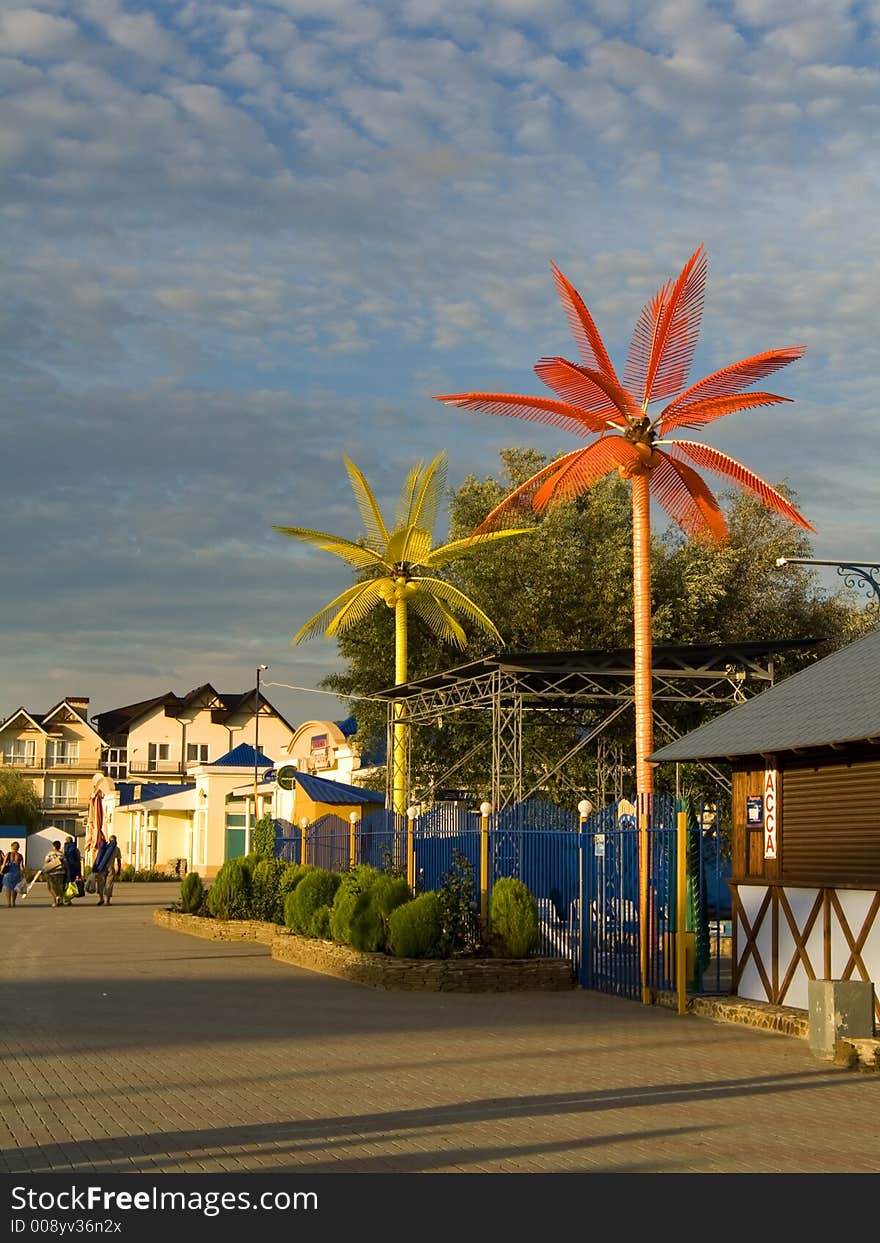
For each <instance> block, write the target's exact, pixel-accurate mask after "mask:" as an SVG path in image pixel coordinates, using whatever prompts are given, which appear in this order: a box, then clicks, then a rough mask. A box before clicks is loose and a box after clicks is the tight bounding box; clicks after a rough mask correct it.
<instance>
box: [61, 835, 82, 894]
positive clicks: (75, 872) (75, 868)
mask: <svg viewBox="0 0 880 1243" xmlns="http://www.w3.org/2000/svg"><path fill="white" fill-rule="evenodd" d="M64 865H65V867H66V868H67V883H68V885H69V884H70V882H71V881H73V883H74V884H75V885H76V887H77V891H78V893H77V896H78V897H80V898H81V897H82V896H83V893H84V892H85V890H84V887H83V877H82V856H81V855H80V853H79V849H78V847H77V844H76V838H74V837H70V836H68V838H67V840H66V841H65V843H64ZM70 901H71V899H70V898H68V897H65V899H64V904H65V906H69V905H70Z"/></svg>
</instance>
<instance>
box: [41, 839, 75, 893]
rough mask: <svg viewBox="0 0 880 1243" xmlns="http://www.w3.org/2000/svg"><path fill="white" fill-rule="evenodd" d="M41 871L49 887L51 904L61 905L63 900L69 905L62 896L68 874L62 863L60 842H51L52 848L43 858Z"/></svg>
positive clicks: (62, 856)
mask: <svg viewBox="0 0 880 1243" xmlns="http://www.w3.org/2000/svg"><path fill="white" fill-rule="evenodd" d="M43 872H44V873H45V876H46V884H47V885H48V887H49V893H50V894H51V895H52V905H53V906H63V905H64V904H65V902H67V905H70V904H69V902H68V901H67V899H66V898H65V896H64V890H65V889H66V888H67V882H68V876H67V867H66V866H65V863H64V855H63V854H62V853H61V843H60V842H53V843H52V849H51V850H50V851H49V853H48V854H47V855H46V858H45V859H44V860H43Z"/></svg>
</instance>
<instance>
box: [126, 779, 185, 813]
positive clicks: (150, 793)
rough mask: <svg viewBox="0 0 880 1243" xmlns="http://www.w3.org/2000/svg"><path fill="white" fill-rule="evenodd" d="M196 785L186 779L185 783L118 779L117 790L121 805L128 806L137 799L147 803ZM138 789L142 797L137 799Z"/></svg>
mask: <svg viewBox="0 0 880 1243" xmlns="http://www.w3.org/2000/svg"><path fill="white" fill-rule="evenodd" d="M195 785H196V783H195V782H194V781H186V782H184V783H183V785H168V784H165V783H164V782H161V781H117V782H116V790H117V792H118V794H119V806H120V807H128V806H129V804H131V803H134V802H135V801H137V802H140V803H145V802H147V801H148V800H149V799H151V798H160V797H161V796H162V795H168V794H180V793H181V791H183V790H194V789H195ZM136 789H139V790H140V797H139V798H138V799H137V800H136V799H135V797H134V792H135V790H136Z"/></svg>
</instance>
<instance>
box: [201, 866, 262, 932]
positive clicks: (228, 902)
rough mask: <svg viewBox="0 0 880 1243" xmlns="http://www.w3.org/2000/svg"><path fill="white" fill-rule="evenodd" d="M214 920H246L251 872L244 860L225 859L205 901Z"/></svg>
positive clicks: (249, 901) (249, 898) (249, 900)
mask: <svg viewBox="0 0 880 1243" xmlns="http://www.w3.org/2000/svg"><path fill="white" fill-rule="evenodd" d="M205 902H206V906H207V908H208V911H209V913H210V914H211V915H213V916H214V918H215V919H247V917H248V912H249V910H250V904H251V870H250V866H249V865H248V862H247V860H246V859H227V860H226V862H225V863H224V864H223V866H222V867H221V869H220V871H219V872H218V873H217V875H216V877H215V878H214V883H213V884H212V885H211V888H210V889H209V890H208V896H207V898H206V900H205Z"/></svg>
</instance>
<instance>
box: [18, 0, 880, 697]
mask: <svg viewBox="0 0 880 1243" xmlns="http://www.w3.org/2000/svg"><path fill="white" fill-rule="evenodd" d="M878 66H880V3H878V2H877V0H865V2H861V3H845V2H843V0H773V3H770V2H769V0H729V2H728V0H717V2H714V3H707V2H706V0H665V2H664V0H661V2H658V3H650V2H644V3H627V2H626V0H596V2H594V3H575V2H573V0H481V3H479V4H477V3H474V2H473V0H401V2H396V0H386V2H385V3H369V2H363V3H356V2H355V0H253V2H252V3H249V4H240V3H234V4H233V3H229V4H227V3H224V2H223V0H191V2H186V0H174V2H173V3H172V2H170V0H169V2H168V3H158V2H157V3H152V4H149V3H146V4H145V3H134V2H132V0H125V2H121V0H77V2H76V3H72V2H71V3H67V2H65V0H40V2H39V3H34V4H32V5H25V4H22V5H21V6H20V7H19V6H18V5H17V4H16V0H7V3H6V4H4V5H3V6H2V11H0V83H2V86H0V89H2V92H3V100H4V106H3V108H2V111H0V160H2V162H3V165H4V168H3V177H2V180H0V204H2V206H0V210H2V213H3V214H2V220H3V233H4V239H5V245H4V247H3V255H2V263H3V267H4V269H5V270H4V274H3V275H4V281H3V287H4V290H5V293H6V298H5V304H4V309H3V312H2V315H0V333H2V342H0V353H2V365H3V369H4V378H5V385H4V387H5V401H4V410H3V416H2V417H3V428H4V436H3V444H4V453H3V455H2V460H0V486H2V495H3V512H4V540H3V561H4V572H3V582H4V586H5V587H6V590H4V591H3V593H2V602H0V638H2V646H0V714H2V715H5V714H6V713H8V712H9V711H11V710H12V709H14V708H15V707H17V706H18V705H19V704H20V703H24V704H25V705H27V706H28V707H31V708H33V709H35V710H46V709H47V708H48V707H50V706H51V705H52V704H53V703H55V702H56V701H57V700H58V699H59V698H61V697H62V696H63V695H64V694H66V693H72V694H89V695H90V696H91V698H92V708H93V710H95V711H99V710H101V709H105V708H108V707H113V706H116V705H118V704H121V703H125V702H130V701H133V700H136V699H141V698H146V697H148V696H151V695H154V694H158V693H160V692H163V691H165V690H170V689H173V690H176V691H177V692H178V693H183V692H185V691H186V690H188V689H190V688H191V687H193V686H196V685H198V684H200V683H202V682H205V681H211V682H213V683H214V684H215V685H217V686H218V688H219V689H221V690H227V689H228V690H235V689H244V688H245V687H247V686H252V685H253V682H254V669H255V666H256V664H257V663H259V662H260V661H265V662H266V663H267V664H269V665H270V671H269V673H268V674H267V675H266V677H267V679H268V680H269V681H271V680H277V681H281V682H287V683H292V684H294V685H300V686H315V685H316V684H317V681H318V679H319V678H320V677H321V676H322V675H323V674H324V673H326V672H328V671H329V670H330V669H331V668H333V667H334V666H335V664H336V655H335V647H334V645H333V644H332V642H326V641H322V640H316V641H313V642H311V643H309V644H307V645H304V646H301V647H298V648H295V649H292V648H290V647H289V638H290V636H291V635H292V634H293V633H294V631H295V630H297V629H298V627H299V626H300V625H301V623H302V622H303V621H304V620H305V619H306V618H307V617H309V616H310V615H311V614H312V613H313V612H315V611H316V610H317V608H318V607H320V606H321V604H323V603H324V602H325V601H326V600H327V599H329V598H330V597H331V596H332V595H335V594H337V593H338V592H339V591H341V590H342V589H343V587H344V586H346V585H347V582H348V580H347V578H346V571H345V568H344V566H342V565H341V563H337V562H336V560H335V559H334V558H330V557H326V556H324V555H322V554H320V553H318V552H312V551H309V550H308V549H305V548H300V547H298V546H296V545H295V544H294V543H292V542H291V541H289V540H284V539H283V538H282V537H280V536H278V535H277V534H275V533H274V532H273V531H272V529H271V528H272V524H273V523H279V524H287V525H308V526H314V527H318V528H322V529H327V530H332V531H338V532H339V533H345V534H351V535H352V536H353V535H355V534H356V533H357V523H356V518H355V510H354V507H353V505H352V504H351V502H350V494H349V493H348V490H347V482H346V480H345V474H344V470H343V466H342V461H341V454H342V453H343V452H348V453H349V454H350V456H352V457H353V458H354V459H355V461H356V462H357V463H358V464H359V465H360V466H361V467H362V469H363V470H364V472H365V473H366V475H367V477H368V478H369V479H370V480H371V482H373V483H374V484H375V486H376V489H377V491H378V493H379V494H380V496H381V497H382V498H383V500H386V501H388V502H390V501H391V500H392V498H393V496H394V495H396V491H397V489H398V487H399V484H400V480H401V478H402V476H403V475H404V474H405V472H406V471H407V469H408V468H409V466H410V465H411V464H412V463H413V462H414V461H415V460H416V459H418V458H419V457H423V456H424V457H432V456H433V455H434V454H435V453H436V452H437V451H438V450H439V449H441V448H444V447H445V448H447V450H448V452H449V458H450V479H451V482H453V483H458V482H460V481H461V479H463V478H464V476H465V475H466V474H467V473H469V472H475V473H477V474H488V473H491V472H494V471H495V469H496V466H497V460H498V459H497V452H498V449H499V448H502V447H504V446H507V445H515V444H522V445H535V446H537V447H539V448H541V449H543V450H545V451H547V452H555V451H557V450H559V449H562V448H565V447H571V445H572V442H571V440H570V438H568V437H567V436H565V435H564V434H561V433H556V432H554V431H552V430H548V429H544V428H541V427H536V426H535V425H532V424H528V423H523V422H520V421H515V420H506V419H497V418H492V417H490V416H488V415H481V414H472V413H468V412H464V411H458V410H453V409H449V408H447V407H444V406H441V405H439V404H438V403H436V402H433V401H432V400H431V394H433V393H438V392H451V391H461V390H466V389H489V390H501V391H512V392H535V393H538V392H540V391H542V390H541V385H540V383H539V382H538V381H537V379H536V377H534V376H533V374H532V372H531V367H532V364H533V363H534V361H535V360H536V359H537V358H538V357H539V356H541V355H548V354H564V355H566V356H568V357H576V351H575V347H574V344H573V342H572V341H571V338H570V336H569V335H568V329H567V324H566V320H565V317H564V314H563V312H562V309H561V307H560V305H559V303H558V300H557V298H556V294H555V290H554V286H553V281H552V278H551V274H550V268H549V262H550V260H551V259H552V260H554V261H555V262H556V263H558V264H559V266H560V267H561V268H562V270H563V271H564V272H565V273H566V275H567V276H568V277H569V278H570V279H571V280H572V281H573V282H574V284H575V285H576V286H577V287H578V288H579V290H580V291H581V293H582V294H583V296H584V298H585V300H586V301H587V304H588V305H589V306H590V308H591V310H592V311H593V314H594V316H595V317H596V319H597V322H598V324H599V327H600V330H601V331H602V332H603V334H604V336H605V339H606V342H607V344H608V346H609V350H610V352H611V354H612V357H613V358H614V359H615V361H617V362H621V363H622V361H623V357H624V356H625V353H626V347H627V343H628V339H629V333H630V330H631V327H632V324H633V323H634V321H635V318H636V316H637V314H638V312H639V310H640V308H641V307H642V305H643V304H644V302H645V301H647V299H648V298H649V297H650V295H651V294H652V293H653V292H654V290H655V289H656V288H657V287H658V285H660V284H662V282H663V281H664V280H665V279H666V278H667V277H668V276H671V275H674V274H676V273H677V272H678V270H679V269H680V268H681V266H682V264H683V263H684V261H685V259H686V258H687V257H688V256H689V255H690V254H691V252H692V251H693V250H694V249H695V247H696V246H697V244H699V243H703V244H705V246H706V248H707V251H708V255H709V282H708V289H707V297H706V306H705V311H704V315H703V331H702V340H701V344H700V347H699V349H698V353H697V357H696V359H695V363H694V369H693V378H694V379H696V378H699V375H701V374H703V373H704V372H705V371H709V370H715V369H717V368H718V367H721V366H724V365H726V364H727V363H729V362H733V361H735V360H736V359H738V358H741V357H744V356H746V355H748V354H752V353H757V352H759V351H761V350H764V349H768V348H771V347H774V346H782V345H791V344H797V343H806V345H807V347H808V348H807V353H806V355H805V357H804V358H803V359H802V360H801V361H799V362H798V363H796V364H794V365H793V366H791V367H789V368H786V369H785V370H784V371H783V372H781V373H780V375H779V377H776V378H775V380H774V384H773V386H772V387H773V389H774V391H777V392H781V393H784V394H786V395H787V396H790V397H793V398H795V399H796V404H795V405H787V406H781V407H775V408H770V409H768V410H763V411H762V410H756V411H751V412H747V413H744V414H740V415H736V416H733V417H731V418H730V419H727V420H723V421H722V422H720V423H717V424H714V425H713V427H712V428H711V429H710V434H709V436H708V437H707V439H710V440H711V443H713V444H715V445H717V447H719V448H721V449H724V450H726V451H727V452H730V453H732V454H734V455H735V456H737V457H739V458H741V459H742V460H744V461H745V462H746V463H747V465H749V466H750V467H752V468H753V469H754V470H756V471H757V472H758V473H760V474H762V475H764V476H765V477H766V478H768V479H770V480H771V481H778V480H780V479H783V478H785V479H787V480H788V481H789V482H790V483H791V484H792V485H793V486H794V487H795V488H796V489H797V492H798V496H799V499H800V504H801V508H802V509H803V511H804V512H805V513H806V515H807V516H808V517H809V518H810V519H811V520H812V521H813V522H814V524H815V526H816V527H817V529H818V536H817V538H816V541H815V551H816V555H817V556H824V557H855V558H858V557H862V558H863V559H868V560H880V549H878V544H877V535H876V533H877V530H878V527H880V522H878V518H880V513H878V510H880V503H878V488H877V483H876V471H875V470H874V468H873V463H874V462H875V461H876V460H877V458H878V450H880V433H878V426H877V419H876V409H877V401H876V395H875V387H876V386H875V377H876V375H877V372H878V361H880V359H878V354H880V349H878V334H877V323H878V320H880V314H878V313H880V281H878V258H880V233H878V229H877V212H876V203H877V201H878V188H880V187H878V163H880V148H878V144H877V141H876V135H877V132H878V128H880V70H878ZM452 659H454V656H451V660H452ZM270 694H271V695H274V696H275V697H276V700H277V702H278V704H279V706H280V707H282V709H283V710H285V711H287V712H288V713H290V714H291V715H292V716H293V717H294V718H295V719H297V720H299V719H303V718H305V717H311V716H314V715H319V714H323V713H325V712H328V711H330V712H331V713H333V714H336V713H337V705H336V702H335V701H334V700H332V699H324V698H322V697H320V696H317V695H314V696H312V695H301V694H295V693H293V692H282V691H278V692H276V691H274V690H270Z"/></svg>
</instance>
